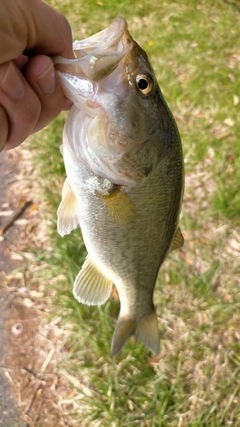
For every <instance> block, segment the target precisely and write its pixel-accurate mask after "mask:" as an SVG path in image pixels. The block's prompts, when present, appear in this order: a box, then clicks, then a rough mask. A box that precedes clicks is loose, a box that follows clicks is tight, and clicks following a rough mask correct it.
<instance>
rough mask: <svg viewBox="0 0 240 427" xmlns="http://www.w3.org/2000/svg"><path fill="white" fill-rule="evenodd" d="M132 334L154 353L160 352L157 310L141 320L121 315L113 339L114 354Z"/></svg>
mask: <svg viewBox="0 0 240 427" xmlns="http://www.w3.org/2000/svg"><path fill="white" fill-rule="evenodd" d="M130 335H134V336H135V337H136V338H137V339H138V340H139V341H141V342H142V343H143V344H144V345H145V346H146V347H147V348H148V349H149V350H151V351H152V352H153V353H155V354H157V353H159V350H160V335H159V330H158V322H157V316H156V312H155V310H154V311H153V312H152V313H151V314H150V315H148V316H145V317H144V318H143V319H140V320H135V319H132V318H125V317H121V316H120V317H119V319H118V321H117V325H116V329H115V332H114V335H113V339H112V349H111V351H112V355H113V356H116V355H117V354H118V353H119V351H120V350H121V349H122V347H123V345H124V344H125V342H126V340H127V339H128V337H130Z"/></svg>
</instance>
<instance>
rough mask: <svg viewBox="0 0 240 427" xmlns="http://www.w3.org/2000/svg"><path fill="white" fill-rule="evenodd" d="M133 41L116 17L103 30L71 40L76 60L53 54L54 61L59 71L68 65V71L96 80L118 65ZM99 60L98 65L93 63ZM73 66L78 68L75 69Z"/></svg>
mask: <svg viewBox="0 0 240 427" xmlns="http://www.w3.org/2000/svg"><path fill="white" fill-rule="evenodd" d="M132 44H133V39H132V37H131V35H130V33H129V31H128V29H127V23H126V21H125V19H124V18H122V17H118V18H116V19H115V20H114V21H113V22H112V24H110V25H109V26H108V27H107V28H105V29H104V30H102V31H100V32H98V33H96V34H93V35H92V36H90V37H88V38H86V39H84V40H75V41H74V42H73V51H74V54H75V57H76V58H75V59H67V58H63V57H60V56H56V57H54V58H53V62H54V65H55V66H56V69H57V70H58V71H59V72H60V73H61V72H62V73H65V74H68V71H67V70H68V66H70V67H71V72H70V74H72V75H76V76H80V77H85V78H87V79H88V80H92V81H98V80H100V79H101V78H103V77H106V76H107V75H109V74H110V73H111V72H112V71H113V70H114V69H115V68H116V67H117V66H118V64H119V62H120V61H121V59H122V58H123V57H124V56H125V55H126V54H127V53H128V52H129V50H130V49H131V47H132ZM105 52H106V53H105ZM99 59H100V61H98V60H99ZM99 62H100V67H98V66H97V65H96V64H97V63H99ZM74 69H75V70H77V71H76V72H74ZM60 73H59V74H60ZM60 77H61V75H60Z"/></svg>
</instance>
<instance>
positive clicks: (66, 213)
mask: <svg viewBox="0 0 240 427" xmlns="http://www.w3.org/2000/svg"><path fill="white" fill-rule="evenodd" d="M77 213H78V203H77V200H76V198H75V196H74V194H73V191H72V189H71V187H70V185H69V182H68V180H67V178H66V179H65V182H64V184H63V188H62V200H61V203H60V205H59V208H58V211H57V216H58V220H57V228H58V232H59V234H60V235H61V236H65V234H69V233H71V231H72V230H73V229H74V228H76V227H77V226H78V216H77Z"/></svg>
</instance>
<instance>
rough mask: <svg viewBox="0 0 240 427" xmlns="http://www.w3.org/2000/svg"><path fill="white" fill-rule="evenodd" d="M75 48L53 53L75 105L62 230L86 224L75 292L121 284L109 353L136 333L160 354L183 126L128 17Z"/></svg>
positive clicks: (176, 243)
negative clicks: (160, 311)
mask: <svg viewBox="0 0 240 427" xmlns="http://www.w3.org/2000/svg"><path fill="white" fill-rule="evenodd" d="M74 47H75V49H76V59H75V60H68V59H64V58H61V57H56V58H55V60H54V61H55V66H56V69H57V70H58V74H59V78H60V82H61V84H62V87H63V90H64V92H65V95H66V96H68V97H69V98H70V99H71V100H72V101H73V102H74V104H75V105H74V106H73V107H72V109H71V111H70V114H69V117H68V119H67V122H66V124H65V128H64V133H63V145H62V154H63V158H64V163H65V168H66V174H67V178H66V182H65V184H64V187H63V191H62V201H61V203H60V206H59V209H58V231H59V233H60V234H61V235H65V234H68V233H70V232H71V230H72V229H74V228H76V227H77V226H78V225H80V227H81V231H82V236H83V239H84V242H85V245H86V248H87V251H88V256H87V259H86V261H85V263H84V264H83V266H82V268H81V270H80V272H79V274H78V275H77V277H76V279H75V282H74V288H73V292H74V295H75V297H76V298H77V299H78V301H79V302H81V303H85V304H89V305H98V304H102V303H104V302H105V301H106V300H107V298H108V297H109V295H110V293H111V289H112V284H113V283H114V284H115V286H116V288H117V291H118V294H119V299H120V314H119V318H118V321H117V324H116V328H115V332H114V336H113V340H112V354H113V355H116V354H117V353H118V352H119V351H120V350H121V348H122V347H123V345H124V343H125V341H126V340H127V338H128V337H129V336H130V335H134V336H135V337H136V338H137V339H139V340H140V341H142V342H143V343H144V344H145V345H146V346H147V347H148V348H149V349H150V350H151V351H152V352H154V353H158V352H159V348H160V347H159V345H160V344H159V343H160V336H159V330H158V322H157V316H156V311H155V308H154V304H153V294H154V288H155V284H156V280H157V275H158V271H159V268H160V267H161V265H162V263H163V262H164V260H165V258H166V256H167V254H168V252H169V251H170V250H171V249H176V248H179V247H181V246H182V244H183V237H182V234H181V231H180V229H179V227H178V221H179V215H180V209H181V203H182V195H183V187H184V167H183V155H182V147H181V140H180V136H179V132H178V129H177V126H176V123H175V120H174V118H173V116H172V114H171V112H170V110H169V108H168V106H167V104H166V101H165V100H164V97H163V95H162V92H161V90H160V88H159V86H158V83H157V81H156V78H155V75H154V73H153V70H152V67H151V65H150V63H149V60H148V58H147V55H146V53H145V52H144V51H143V50H142V49H141V48H140V46H139V45H138V44H137V43H136V42H135V41H134V40H133V39H132V37H131V36H130V34H129V32H128V29H127V24H126V21H125V20H124V19H123V18H117V19H116V20H115V21H114V22H113V23H112V24H111V25H110V26H109V27H107V28H106V29H105V30H102V31H101V32H100V33H97V34H96V35H93V36H91V37H90V38H89V39H86V40H84V41H82V42H81V41H77V42H76V43H75V44H74ZM78 51H79V52H80V53H78ZM83 74H84V82H85V83H84V84H83V83H82V76H83ZM78 80H79V83H78ZM139 82H141V83H139ZM89 88H91V90H89Z"/></svg>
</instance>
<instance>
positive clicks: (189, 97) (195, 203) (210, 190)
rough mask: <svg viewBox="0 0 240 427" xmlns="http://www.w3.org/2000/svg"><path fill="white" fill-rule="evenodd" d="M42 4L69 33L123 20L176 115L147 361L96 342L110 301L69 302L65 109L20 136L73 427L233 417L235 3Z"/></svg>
mask: <svg viewBox="0 0 240 427" xmlns="http://www.w3.org/2000/svg"><path fill="white" fill-rule="evenodd" d="M49 4H51V5H52V6H54V7H57V8H58V9H59V10H60V11H61V12H62V13H64V14H65V15H66V17H67V18H68V19H69V21H70V24H71V26H72V29H73V35H74V38H84V37H86V36H88V35H90V34H92V33H93V32H97V31H99V30H101V29H103V28H104V27H105V26H107V25H108V24H109V23H110V22H111V21H112V20H113V19H114V18H115V17H116V16H117V15H121V16H124V17H125V18H126V19H127V21H128V24H129V28H130V31H131V33H132V35H133V36H134V38H135V39H136V40H137V41H138V42H139V44H140V45H141V46H142V47H143V48H144V49H145V50H146V51H147V52H148V55H149V57H150V58H151V62H152V65H153V67H154V70H155V73H156V75H157V77H158V80H159V83H160V86H161V88H162V91H163V93H164V96H165V98H166V100H167V102H168V103H169V105H170V107H171V109H172V112H173V114H174V116H175V117H176V119H177V123H178V126H179V129H180V133H181V135H182V141H183V149H184V157H185V167H186V190H185V196H184V204H183V212H182V219H181V228H182V231H183V234H184V236H185V246H184V248H183V249H181V250H180V251H177V252H175V253H172V254H171V255H170V256H169V258H168V260H167V261H166V262H165V264H164V265H163V267H162V269H161V271H160V274H159V278H158V282H157V285H156V291H155V303H156V306H157V313H158V316H159V326H160V330H161V336H162V343H161V353H160V357H159V358H155V359H151V355H150V353H149V352H148V350H146V348H145V347H143V346H142V345H141V344H139V343H137V342H135V341H134V340H131V339H130V340H129V341H128V343H127V345H126V346H125V347H124V349H123V351H122V352H121V354H120V355H119V356H118V357H117V359H116V360H115V359H113V358H112V357H111V356H110V341H111V337H112V334H113V330H114V324H115V319H116V318H117V314H118V310H119V303H118V301H115V300H114V299H110V300H109V301H108V302H107V303H106V304H105V305H104V306H102V307H87V306H82V305H80V304H78V302H77V301H76V300H75V299H74V298H73V296H72V290H71V287H72V282H73V279H74V277H75V275H76V274H77V272H78V270H79V268H80V267H81V264H82V262H83V260H84V257H85V254H86V252H85V248H84V245H83V241H82V238H81V234H80V232H79V230H76V231H74V232H73V233H72V234H71V235H70V236H67V237H64V238H63V239H62V238H61V237H60V236H58V234H57V232H56V209H57V205H58V203H59V200H60V193H61V186H62V183H63V180H64V168H63V163H62V159H61V156H60V153H59V149H58V147H59V146H60V144H61V132H62V127H63V123H64V120H65V117H66V114H62V115H61V116H60V117H59V118H57V119H56V120H55V121H54V123H52V124H51V125H50V126H48V128H47V129H46V130H44V131H42V132H41V133H39V134H37V135H35V136H34V137H33V138H32V139H31V147H32V148H34V152H35V160H34V161H35V165H36V168H38V170H39V187H42V190H43V197H44V199H45V201H47V203H48V212H47V213H46V215H47V218H48V220H50V221H51V222H52V227H51V236H49V238H50V242H51V247H52V248H54V249H53V250H52V251H50V252H47V251H46V252H45V253H43V254H41V258H42V259H43V260H44V262H45V265H46V268H45V269H42V270H40V271H38V273H37V276H35V277H34V280H36V281H44V280H45V281H46V283H47V284H48V285H49V283H51V282H54V283H53V284H52V285H49V286H51V287H53V289H54V292H55V302H54V307H55V308H54V310H55V315H57V314H59V313H60V314H61V315H62V322H63V324H68V325H69V324H71V327H72V335H71V338H70V340H69V344H68V355H67V357H66V358H65V359H64V360H63V361H62V366H60V367H59V369H60V370H61V369H62V368H64V369H67V371H68V372H69V373H70V374H71V375H73V376H75V377H76V378H77V379H78V380H79V381H80V382H81V383H82V384H83V385H84V386H85V387H86V389H87V390H89V393H85V394H84V397H82V398H81V399H80V400H78V399H77V397H73V401H74V402H75V406H73V408H74V409H73V410H72V420H73V425H74V426H79V425H81V426H89V427H91V426H94V427H97V426H103V427H105V426H106V427H120V426H126V427H127V426H129V427H130V426H134V425H137V426H140V427H145V426H147V427H157V426H158V427H159V426H163V427H165V426H167V427H185V426H188V427H227V426H231V425H232V426H235V427H237V426H240V386H239V371H240V356H239V354H240V332H239V325H240V291H239V289H240V288H239V285H240V279H239V278H240V262H239V255H240V193H239V181H240V168H239V155H240V144H239V141H238V135H239V134H240V121H239V106H240V95H239V67H240V49H239V38H240V8H239V2H238V1H221V0H215V1H213V0H212V1H211V0H200V1H195V0H183V1H182V2H177V1H174V0H172V1H170V0H165V1H162V2H157V1H155V0H153V1H152V2H147V1H146V0H142V1H141V2H137V1H129V2H127V1H121V0H120V1H118V2H116V1H114V0H97V1H93V0H90V1H88V2H84V1H83V0H80V1H78V2H73V1H71V0H69V1H66V0H57V1H53V0H52V1H49ZM39 275H40V276H39ZM44 275H45V276H44ZM53 278H55V280H53ZM76 393H77V396H78V390H77V391H76ZM68 411H70V412H71V408H70V409H69V408H68Z"/></svg>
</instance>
